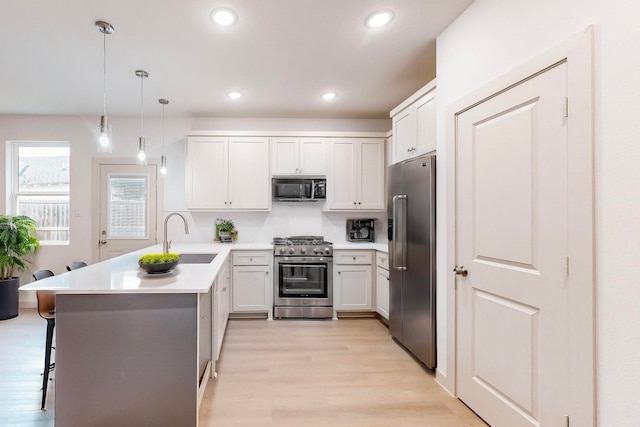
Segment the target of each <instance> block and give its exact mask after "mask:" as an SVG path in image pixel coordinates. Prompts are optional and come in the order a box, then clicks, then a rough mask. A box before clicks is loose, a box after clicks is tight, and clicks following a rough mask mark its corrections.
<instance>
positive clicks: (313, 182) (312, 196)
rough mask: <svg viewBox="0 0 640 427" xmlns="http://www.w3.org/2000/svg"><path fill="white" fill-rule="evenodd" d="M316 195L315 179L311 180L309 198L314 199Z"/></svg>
mask: <svg viewBox="0 0 640 427" xmlns="http://www.w3.org/2000/svg"><path fill="white" fill-rule="evenodd" d="M315 196H316V181H315V180H313V179H312V180H311V198H312V199H315Z"/></svg>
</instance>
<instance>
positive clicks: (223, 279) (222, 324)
mask: <svg viewBox="0 0 640 427" xmlns="http://www.w3.org/2000/svg"><path fill="white" fill-rule="evenodd" d="M230 306H231V274H230V271H229V260H227V261H225V263H224V264H223V265H222V268H221V269H220V272H219V273H218V277H217V278H216V283H215V293H214V307H215V310H214V324H213V332H214V335H213V353H214V354H213V360H218V358H219V357H220V351H221V349H222V341H223V339H224V333H225V331H226V330H227V321H228V320H229V310H230Z"/></svg>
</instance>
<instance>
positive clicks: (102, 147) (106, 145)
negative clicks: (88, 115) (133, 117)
mask: <svg viewBox="0 0 640 427" xmlns="http://www.w3.org/2000/svg"><path fill="white" fill-rule="evenodd" d="M96 28H97V29H98V31H100V32H101V33H102V34H103V39H102V52H103V58H102V59H103V62H102V116H101V117H100V136H99V137H98V152H99V153H110V152H111V149H112V144H111V123H109V119H108V118H107V34H113V31H114V29H113V26H112V25H111V24H109V23H108V22H104V21H96Z"/></svg>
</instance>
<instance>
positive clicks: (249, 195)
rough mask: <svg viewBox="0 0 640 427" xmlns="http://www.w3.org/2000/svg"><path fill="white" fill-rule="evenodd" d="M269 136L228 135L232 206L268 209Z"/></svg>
mask: <svg viewBox="0 0 640 427" xmlns="http://www.w3.org/2000/svg"><path fill="white" fill-rule="evenodd" d="M270 190H271V177H270V173H269V140H268V139H267V138H246V137H243V138H229V209H269V202H270V200H271V191H270Z"/></svg>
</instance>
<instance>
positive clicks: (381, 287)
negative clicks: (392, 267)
mask: <svg viewBox="0 0 640 427" xmlns="http://www.w3.org/2000/svg"><path fill="white" fill-rule="evenodd" d="M376 312H377V313H378V314H379V315H380V316H382V317H384V318H385V319H387V320H389V258H388V255H387V254H385V253H381V252H378V254H377V255H376Z"/></svg>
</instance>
